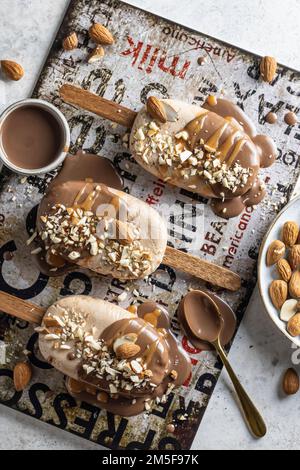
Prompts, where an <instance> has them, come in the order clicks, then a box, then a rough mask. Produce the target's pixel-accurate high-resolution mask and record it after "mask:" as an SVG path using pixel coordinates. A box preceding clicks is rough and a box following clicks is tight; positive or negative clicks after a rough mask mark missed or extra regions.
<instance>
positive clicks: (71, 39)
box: [62, 32, 78, 51]
mask: <svg viewBox="0 0 300 470" xmlns="http://www.w3.org/2000/svg"><path fill="white" fill-rule="evenodd" d="M62 45H63V48H64V50H65V51H72V50H73V49H76V47H77V46H78V38H77V34H76V33H75V32H73V33H71V34H69V35H68V36H67V37H65V38H64V40H63V43H62Z"/></svg>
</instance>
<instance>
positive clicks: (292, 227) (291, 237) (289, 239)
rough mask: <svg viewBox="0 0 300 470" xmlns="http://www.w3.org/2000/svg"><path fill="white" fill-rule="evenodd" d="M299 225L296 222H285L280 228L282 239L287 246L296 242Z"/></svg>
mask: <svg viewBox="0 0 300 470" xmlns="http://www.w3.org/2000/svg"><path fill="white" fill-rule="evenodd" d="M298 234H299V225H298V224H296V222H293V221H288V222H285V224H284V225H283V228H282V241H283V243H284V244H285V245H287V246H293V245H295V243H296V242H297V238H298Z"/></svg>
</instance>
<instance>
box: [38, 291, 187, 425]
mask: <svg viewBox="0 0 300 470" xmlns="http://www.w3.org/2000/svg"><path fill="white" fill-rule="evenodd" d="M37 331H38V332H39V347H40V351H41V353H42V355H43V356H44V358H45V359H46V360H47V361H48V362H50V363H51V364H52V365H53V366H54V367H55V368H56V369H58V370H59V371H61V372H62V373H64V374H66V375H67V377H68V379H67V388H68V390H69V392H70V393H71V394H72V395H73V396H74V397H75V398H77V399H79V400H85V401H88V402H91V403H94V404H97V405H98V406H101V407H103V408H105V409H108V410H109V411H112V412H114V413H118V414H120V415H122V416H132V415H135V414H138V413H140V412H143V411H145V410H146V411H149V410H150V409H151V407H152V406H153V405H154V403H155V402H156V403H159V402H160V401H161V400H163V401H165V400H166V399H167V396H168V395H169V393H171V391H172V389H173V388H174V387H175V386H179V385H181V384H183V383H184V381H185V380H186V379H187V378H188V377H189V375H190V373H191V364H190V359H189V358H188V356H187V355H186V353H185V352H184V351H183V349H182V348H181V347H180V345H179V344H178V343H177V340H176V339H175V337H174V336H173V335H172V333H171V332H170V325H169V317H168V314H167V312H166V311H165V309H164V308H163V307H162V306H160V305H157V304H156V303H154V302H146V303H145V304H142V305H141V306H140V307H139V308H138V309H134V308H132V307H131V311H128V310H125V309H123V308H121V307H119V306H117V305H114V304H111V303H109V302H106V301H103V300H101V299H95V298H92V297H87V296H71V297H66V298H63V299H61V300H59V301H58V302H56V303H55V304H53V305H52V306H51V307H50V308H49V309H48V310H47V312H46V314H45V316H44V318H43V321H42V325H41V326H40V327H38V328H37Z"/></svg>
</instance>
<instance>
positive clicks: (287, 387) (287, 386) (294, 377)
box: [282, 367, 300, 395]
mask: <svg viewBox="0 0 300 470" xmlns="http://www.w3.org/2000/svg"><path fill="white" fill-rule="evenodd" d="M299 385H300V384H299V376H298V374H297V372H296V371H295V369H293V368H292V367H291V368H289V369H287V371H286V372H285V374H284V376H283V381H282V388H283V391H284V393H286V395H295V393H297V392H298V390H299Z"/></svg>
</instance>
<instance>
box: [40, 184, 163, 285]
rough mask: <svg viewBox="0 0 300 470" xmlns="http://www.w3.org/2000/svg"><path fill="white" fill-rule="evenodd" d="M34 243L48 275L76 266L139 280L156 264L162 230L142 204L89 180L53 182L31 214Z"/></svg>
mask: <svg viewBox="0 0 300 470" xmlns="http://www.w3.org/2000/svg"><path fill="white" fill-rule="evenodd" d="M37 233H38V241H39V242H40V245H41V246H42V248H43V252H44V253H45V258H46V262H47V264H48V265H49V266H50V267H51V266H52V268H50V269H52V270H53V271H54V272H55V270H56V269H57V270H58V269H59V268H60V267H61V266H64V265H65V263H72V264H76V265H79V266H82V267H85V268H88V269H91V270H92V271H95V272H97V273H100V274H103V275H107V274H109V275H112V276H114V277H115V278H121V279H137V278H144V277H146V276H147V275H149V274H151V273H152V272H153V271H155V270H156V269H157V267H158V266H159V264H160V263H161V261H162V259H163V256H164V253H165V249H166V245H167V229H166V225H165V223H164V221H163V220H162V218H161V217H160V215H159V214H158V213H157V212H156V211H155V210H154V209H153V208H151V207H149V206H148V205H147V204H145V203H144V202H142V201H140V200H138V199H136V198H134V197H133V196H130V195H129V194H126V193H124V192H122V191H120V190H118V189H114V188H110V187H108V186H106V185H105V184H102V183H95V182H92V181H91V180H86V181H81V180H71V181H70V180H69V181H64V180H57V182H55V183H54V184H52V185H51V186H50V188H49V190H48V191H47V193H46V194H45V196H44V198H43V199H42V201H41V203H40V205H39V208H38V214H37Z"/></svg>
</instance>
